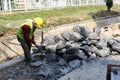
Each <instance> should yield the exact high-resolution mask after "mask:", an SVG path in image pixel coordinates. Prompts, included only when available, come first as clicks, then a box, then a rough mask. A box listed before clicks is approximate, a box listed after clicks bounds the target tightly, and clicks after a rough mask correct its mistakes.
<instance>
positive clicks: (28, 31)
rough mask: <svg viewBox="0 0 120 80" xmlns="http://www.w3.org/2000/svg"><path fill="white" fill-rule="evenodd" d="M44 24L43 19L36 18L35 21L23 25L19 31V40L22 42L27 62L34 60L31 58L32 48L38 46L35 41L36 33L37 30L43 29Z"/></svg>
mask: <svg viewBox="0 0 120 80" xmlns="http://www.w3.org/2000/svg"><path fill="white" fill-rule="evenodd" d="M42 24H43V19H42V18H40V17H36V18H34V19H33V20H29V21H27V22H25V23H24V24H22V25H21V26H20V28H18V31H17V39H18V41H19V42H20V44H21V46H22V48H23V51H24V56H25V62H30V61H31V60H32V56H31V53H30V52H31V46H32V44H36V42H35V40H34V32H35V30H36V29H37V28H41V27H42Z"/></svg>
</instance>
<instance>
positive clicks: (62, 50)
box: [1, 17, 120, 80]
mask: <svg viewBox="0 0 120 80" xmlns="http://www.w3.org/2000/svg"><path fill="white" fill-rule="evenodd" d="M113 19H115V20H113ZM116 19H118V21H119V17H115V18H114V17H113V18H107V19H104V20H103V19H101V20H96V21H94V20H89V21H86V22H85V21H84V22H80V23H73V24H69V25H62V26H58V27H55V28H49V29H46V30H44V42H43V43H42V46H44V50H43V53H45V56H41V52H39V50H38V49H37V48H36V47H34V48H33V49H32V50H33V53H34V54H33V61H32V62H31V63H30V64H25V63H24V62H23V61H22V60H23V57H22V59H21V58H20V59H19V60H18V59H17V60H15V61H13V62H15V63H12V64H9V65H7V66H3V67H1V69H2V68H5V67H7V68H5V69H6V70H8V71H7V73H5V72H4V69H3V71H2V70H1V72H3V73H4V74H6V76H1V78H2V79H19V78H20V79H23V80H26V79H28V80H30V79H31V80H37V79H38V80H57V79H59V78H61V77H62V76H64V75H66V74H68V73H70V72H72V71H73V70H74V69H76V68H79V67H81V66H82V65H83V64H84V62H87V61H91V60H96V59H101V58H106V57H108V56H110V55H119V53H120V49H119V47H120V45H118V44H120V40H119V34H118V33H119V27H118V26H119V22H118V21H117V20H116ZM110 20H111V21H110ZM107 21H108V23H104V22H107ZM115 21H116V22H115ZM98 22H99V25H98ZM96 23H97V24H96ZM111 23H114V24H111ZM100 24H101V25H100ZM103 25H104V26H103ZM96 26H98V27H105V28H102V29H101V30H103V32H104V31H106V26H109V28H111V29H118V33H116V35H117V36H113V35H112V34H111V35H109V36H108V35H105V33H104V37H102V38H100V35H98V34H99V30H100V29H96V28H98V27H96ZM113 27H117V28H113ZM109 28H107V31H106V32H107V33H109V31H111V29H109ZM94 30H95V32H93V31H94ZM40 33H41V32H39V31H38V33H36V35H37V36H36V37H37V39H38V41H37V43H38V44H40V42H41V36H38V34H40ZM112 33H114V32H112ZM101 36H103V34H101ZM105 36H106V37H105ZM39 37H40V38H39ZM12 38H14V39H11V37H9V38H8V39H6V40H9V41H11V43H15V42H16V43H15V44H18V43H17V41H16V37H15V36H13V37H12ZM4 41H5V40H4ZM11 43H6V44H7V45H8V44H9V46H10V48H12V47H14V48H15V49H13V50H14V51H10V50H8V52H9V53H12V54H13V53H14V54H16V55H17V56H20V57H21V56H22V54H19V53H18V54H19V55H18V54H17V53H15V52H19V51H18V50H20V46H19V47H18V46H17V47H15V45H12V44H11ZM113 43H114V44H113ZM7 48H8V47H6V49H7ZM16 48H18V49H16ZM39 48H41V45H39ZM1 49H5V48H3V47H2V48H1ZM15 50H16V51H15ZM3 52H5V51H3ZM20 52H21V50H20ZM6 56H8V54H7V50H6ZM10 56H11V55H10ZM1 57H3V56H1ZM12 57H13V56H12ZM4 60H5V59H4ZM1 61H2V60H1ZM16 62H17V63H16ZM8 63H10V62H8ZM6 64H7V62H6ZM13 64H14V65H13ZM4 65H5V64H4ZM10 65H13V66H10ZM18 65H19V66H20V67H18ZM16 67H18V68H16ZM26 67H27V68H26ZM9 69H10V70H9ZM20 69H21V71H19V70H20ZM16 71H17V72H16ZM12 72H13V73H12ZM10 73H11V74H10ZM67 79H68V78H67ZM73 80H74V79H73Z"/></svg>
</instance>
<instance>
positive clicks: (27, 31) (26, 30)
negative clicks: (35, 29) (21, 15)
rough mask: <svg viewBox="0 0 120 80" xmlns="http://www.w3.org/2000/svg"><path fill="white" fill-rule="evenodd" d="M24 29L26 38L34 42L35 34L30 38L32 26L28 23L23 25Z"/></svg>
mask: <svg viewBox="0 0 120 80" xmlns="http://www.w3.org/2000/svg"><path fill="white" fill-rule="evenodd" d="M22 30H23V35H24V39H25V40H26V41H29V42H31V43H32V42H34V35H33V36H32V38H30V36H29V33H30V27H29V26H28V25H23V26H22Z"/></svg>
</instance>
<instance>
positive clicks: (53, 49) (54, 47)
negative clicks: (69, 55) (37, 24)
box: [45, 45, 57, 53]
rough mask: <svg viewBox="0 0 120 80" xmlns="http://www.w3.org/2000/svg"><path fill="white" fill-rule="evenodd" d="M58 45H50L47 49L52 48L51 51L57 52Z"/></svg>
mask: <svg viewBox="0 0 120 80" xmlns="http://www.w3.org/2000/svg"><path fill="white" fill-rule="evenodd" d="M56 47H57V45H48V46H46V47H45V50H46V51H48V50H49V49H50V50H51V51H53V52H54V53H55V52H56Z"/></svg>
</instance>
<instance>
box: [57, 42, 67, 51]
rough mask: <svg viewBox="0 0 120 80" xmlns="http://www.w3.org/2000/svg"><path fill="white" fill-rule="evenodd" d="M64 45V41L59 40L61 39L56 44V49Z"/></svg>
mask: <svg viewBox="0 0 120 80" xmlns="http://www.w3.org/2000/svg"><path fill="white" fill-rule="evenodd" d="M65 46H66V44H65V41H61V40H60V41H59V42H58V43H57V44H56V50H60V49H63V48H64V47H65Z"/></svg>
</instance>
